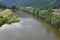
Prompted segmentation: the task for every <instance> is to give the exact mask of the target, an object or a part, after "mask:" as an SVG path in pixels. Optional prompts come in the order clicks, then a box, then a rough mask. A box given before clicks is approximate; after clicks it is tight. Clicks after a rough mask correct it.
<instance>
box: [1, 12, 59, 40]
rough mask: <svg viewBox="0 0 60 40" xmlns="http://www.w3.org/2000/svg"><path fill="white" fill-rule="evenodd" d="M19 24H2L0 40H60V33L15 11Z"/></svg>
mask: <svg viewBox="0 0 60 40" xmlns="http://www.w3.org/2000/svg"><path fill="white" fill-rule="evenodd" d="M16 15H17V16H18V17H19V19H20V22H18V23H12V24H4V25H3V26H2V27H1V28H0V40H60V32H59V31H57V30H56V29H55V28H53V27H52V26H51V25H49V24H47V23H45V22H43V21H42V20H40V19H38V18H36V17H34V16H32V15H30V14H27V13H25V12H22V11H16Z"/></svg>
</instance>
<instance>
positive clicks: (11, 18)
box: [6, 14, 19, 24]
mask: <svg viewBox="0 0 60 40" xmlns="http://www.w3.org/2000/svg"><path fill="white" fill-rule="evenodd" d="M6 19H7V22H6V23H8V24H9V23H12V22H17V21H19V19H18V18H17V16H16V15H14V14H10V15H9V16H8V17H6Z"/></svg>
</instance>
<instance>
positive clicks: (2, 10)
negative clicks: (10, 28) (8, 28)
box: [0, 4, 19, 26]
mask: <svg viewBox="0 0 60 40" xmlns="http://www.w3.org/2000/svg"><path fill="white" fill-rule="evenodd" d="M18 21H19V19H18V17H17V16H16V15H15V13H14V12H13V11H12V9H7V7H6V6H5V5H2V4H0V26H1V25H3V24H5V23H7V24H11V23H14V22H18Z"/></svg>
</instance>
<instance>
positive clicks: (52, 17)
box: [21, 7, 60, 30]
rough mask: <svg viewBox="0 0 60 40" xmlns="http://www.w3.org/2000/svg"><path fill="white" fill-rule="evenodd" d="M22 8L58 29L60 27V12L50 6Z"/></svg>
mask: <svg viewBox="0 0 60 40" xmlns="http://www.w3.org/2000/svg"><path fill="white" fill-rule="evenodd" d="M21 10H23V11H25V12H28V13H29V14H32V15H34V16H36V17H38V18H41V19H43V20H45V22H47V23H49V24H51V25H53V26H54V27H55V28H57V29H58V30H59V29H60V14H58V13H56V12H54V11H53V10H52V9H50V8H33V7H23V8H21Z"/></svg>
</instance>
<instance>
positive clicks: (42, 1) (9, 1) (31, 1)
mask: <svg viewBox="0 0 60 40" xmlns="http://www.w3.org/2000/svg"><path fill="white" fill-rule="evenodd" d="M0 2H2V3H4V4H6V5H9V6H11V5H20V6H33V7H53V6H56V5H58V4H60V0H1V1H0Z"/></svg>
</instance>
